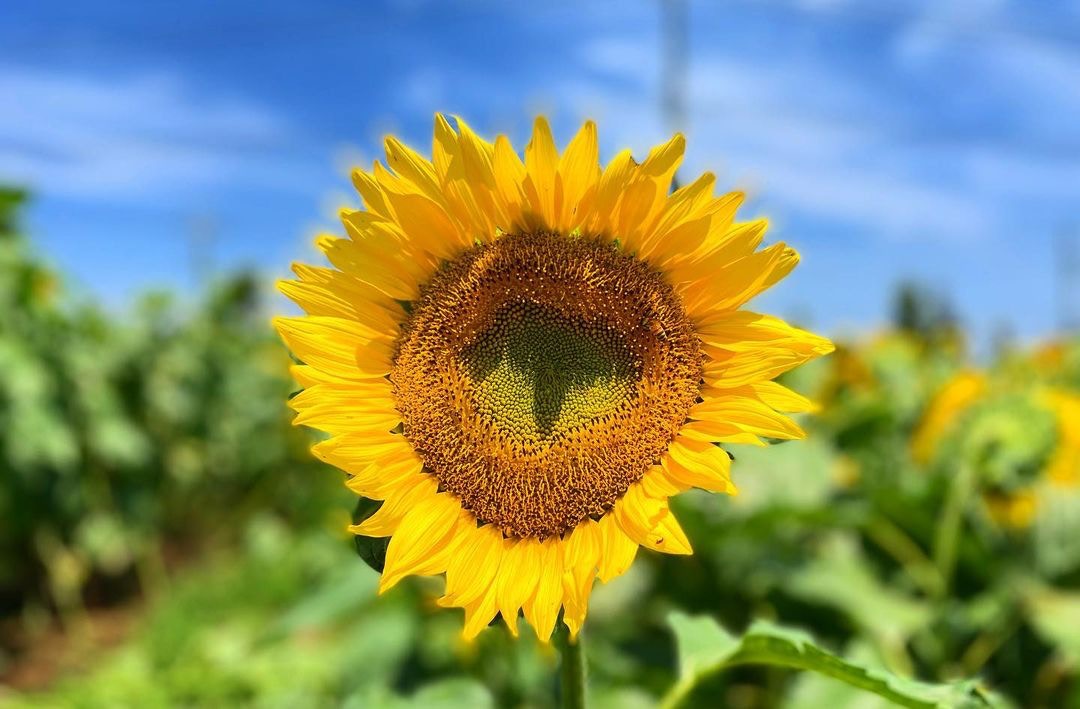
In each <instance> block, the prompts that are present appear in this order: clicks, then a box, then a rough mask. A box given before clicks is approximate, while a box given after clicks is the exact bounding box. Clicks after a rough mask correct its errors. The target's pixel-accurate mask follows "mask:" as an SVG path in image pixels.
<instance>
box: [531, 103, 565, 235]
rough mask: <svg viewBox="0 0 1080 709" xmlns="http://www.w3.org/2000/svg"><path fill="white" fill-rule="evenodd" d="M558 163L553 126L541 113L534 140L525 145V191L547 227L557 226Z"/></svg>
mask: <svg viewBox="0 0 1080 709" xmlns="http://www.w3.org/2000/svg"><path fill="white" fill-rule="evenodd" d="M558 164H559V152H558V150H557V149H556V148H555V140H554V139H553V138H552V137H551V127H550V126H548V122H547V119H545V118H544V117H543V116H539V117H537V119H536V122H535V123H534V124H533V134H532V140H530V141H529V144H528V146H526V148H525V169H526V170H527V171H528V177H527V178H526V181H525V192H526V194H527V195H529V199H530V202H532V207H533V210H534V211H535V212H536V213H537V214H538V215H540V216H541V217H542V218H543V219H544V223H545V225H546V226H547V227H548V228H555V214H556V209H557V207H556V204H555V202H556V196H555V175H556V170H557V169H558ZM560 206H561V205H560Z"/></svg>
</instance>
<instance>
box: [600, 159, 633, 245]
mask: <svg viewBox="0 0 1080 709" xmlns="http://www.w3.org/2000/svg"><path fill="white" fill-rule="evenodd" d="M635 166H636V163H635V162H634V158H633V156H632V155H631V153H630V151H629V150H624V151H622V152H621V153H619V154H618V155H616V156H615V157H614V158H613V159H612V160H611V162H609V163H608V165H607V167H606V168H604V171H603V173H602V174H601V175H600V181H599V183H597V187H596V198H595V200H594V206H593V210H592V215H591V221H590V222H589V225H588V228H589V229H590V230H591V231H594V232H596V233H598V234H607V235H609V236H618V234H613V233H612V232H613V231H614V230H615V228H616V226H617V222H614V221H613V220H612V216H613V215H614V214H615V208H616V205H617V204H618V203H619V199H620V197H622V195H623V192H625V191H626V188H627V186H628V185H629V181H630V178H631V177H632V176H633V174H634V168H635Z"/></svg>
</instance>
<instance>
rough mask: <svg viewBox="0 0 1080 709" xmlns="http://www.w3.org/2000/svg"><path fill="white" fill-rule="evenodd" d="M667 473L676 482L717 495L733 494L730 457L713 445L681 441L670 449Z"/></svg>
mask: <svg viewBox="0 0 1080 709" xmlns="http://www.w3.org/2000/svg"><path fill="white" fill-rule="evenodd" d="M663 465H664V470H666V471H667V472H668V474H669V475H671V476H672V477H674V478H675V479H676V480H678V481H680V482H682V483H684V484H686V485H691V486H693V487H699V488H701V489H703V490H711V491H714V492H728V493H734V491H735V486H734V485H733V484H732V483H731V457H730V456H729V455H728V454H727V451H725V450H724V449H723V448H720V447H719V446H715V445H713V444H712V443H707V442H701V441H695V440H691V439H687V438H685V437H683V436H680V437H678V438H677V439H675V441H674V442H673V443H672V444H671V445H670V446H669V447H668V455H667V458H665V459H664V463H663Z"/></svg>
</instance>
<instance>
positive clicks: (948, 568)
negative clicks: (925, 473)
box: [934, 464, 975, 598]
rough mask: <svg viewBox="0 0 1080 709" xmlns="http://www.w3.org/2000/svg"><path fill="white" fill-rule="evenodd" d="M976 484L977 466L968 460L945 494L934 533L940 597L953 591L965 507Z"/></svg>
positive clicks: (935, 563) (935, 561) (935, 562)
mask: <svg viewBox="0 0 1080 709" xmlns="http://www.w3.org/2000/svg"><path fill="white" fill-rule="evenodd" d="M974 485H975V466H973V465H971V464H964V465H961V466H960V470H959V472H958V473H957V474H956V477H954V478H953V480H952V483H951V484H950V486H949V490H948V492H947V493H946V497H945V507H944V509H943V510H942V512H941V517H940V518H939V521H938V526H937V530H936V532H935V534H934V565H935V566H937V570H938V574H939V575H940V577H941V586H940V587H939V589H938V597H939V598H945V597H947V596H948V595H949V589H950V586H951V585H952V580H953V572H954V570H955V567H956V554H957V547H958V545H959V543H960V533H961V527H962V526H963V521H964V519H963V518H964V509H965V508H966V507H967V503H968V498H969V497H970V496H971V491H972V488H973V487H974Z"/></svg>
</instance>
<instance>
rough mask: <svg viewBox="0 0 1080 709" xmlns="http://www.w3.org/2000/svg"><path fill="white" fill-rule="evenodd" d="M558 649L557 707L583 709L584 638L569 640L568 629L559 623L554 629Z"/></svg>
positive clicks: (581, 635) (582, 636)
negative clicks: (558, 700)
mask: <svg viewBox="0 0 1080 709" xmlns="http://www.w3.org/2000/svg"><path fill="white" fill-rule="evenodd" d="M554 639H555V647H557V648H558V649H559V698H560V702H559V705H560V706H561V707H562V708H563V709H585V647H584V645H585V637H584V635H583V634H581V633H578V636H577V638H576V639H571V638H570V629H569V628H567V627H566V624H564V623H562V622H561V621H560V622H559V625H558V627H557V628H556V629H555V638H554Z"/></svg>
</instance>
